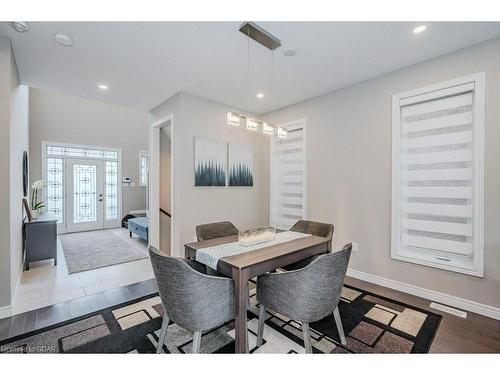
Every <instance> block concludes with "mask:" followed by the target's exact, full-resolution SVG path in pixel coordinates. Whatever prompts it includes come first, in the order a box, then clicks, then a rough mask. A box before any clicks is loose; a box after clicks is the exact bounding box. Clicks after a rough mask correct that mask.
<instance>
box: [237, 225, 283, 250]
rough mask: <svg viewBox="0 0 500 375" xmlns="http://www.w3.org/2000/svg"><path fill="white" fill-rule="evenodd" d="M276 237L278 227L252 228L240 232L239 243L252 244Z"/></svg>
mask: <svg viewBox="0 0 500 375" xmlns="http://www.w3.org/2000/svg"><path fill="white" fill-rule="evenodd" d="M275 239H276V228H273V227H264V228H256V229H250V230H246V231H243V232H239V233H238V243H239V244H240V245H243V246H252V245H257V244H259V243H263V242H268V241H273V240H275Z"/></svg>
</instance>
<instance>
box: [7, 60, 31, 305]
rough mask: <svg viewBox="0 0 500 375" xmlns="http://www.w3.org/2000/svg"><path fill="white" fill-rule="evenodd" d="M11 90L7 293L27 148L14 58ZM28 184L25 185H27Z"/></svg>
mask: <svg viewBox="0 0 500 375" xmlns="http://www.w3.org/2000/svg"><path fill="white" fill-rule="evenodd" d="M12 66H13V74H12V86H11V87H12V91H11V102H10V106H11V110H10V113H11V117H10V129H11V130H10V225H11V227H10V252H11V258H10V264H11V267H10V272H11V297H12V298H13V297H14V293H15V288H16V287H17V283H18V280H19V277H20V275H21V272H22V266H23V243H22V226H23V217H24V216H25V213H24V208H23V205H22V199H23V197H24V195H23V152H24V151H28V148H29V122H28V117H29V116H28V110H29V108H28V107H29V89H28V87H27V86H22V85H19V79H18V73H17V68H16V65H15V61H12ZM28 186H29V185H28ZM28 191H29V190H28Z"/></svg>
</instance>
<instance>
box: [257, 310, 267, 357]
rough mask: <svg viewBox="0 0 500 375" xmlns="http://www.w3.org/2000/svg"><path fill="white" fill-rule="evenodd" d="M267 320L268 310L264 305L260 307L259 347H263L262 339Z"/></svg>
mask: <svg viewBox="0 0 500 375" xmlns="http://www.w3.org/2000/svg"><path fill="white" fill-rule="evenodd" d="M265 320H266V308H265V306H264V305H263V304H260V307H259V329H258V330H257V347H258V348H260V347H261V346H262V338H263V337H264V325H265Z"/></svg>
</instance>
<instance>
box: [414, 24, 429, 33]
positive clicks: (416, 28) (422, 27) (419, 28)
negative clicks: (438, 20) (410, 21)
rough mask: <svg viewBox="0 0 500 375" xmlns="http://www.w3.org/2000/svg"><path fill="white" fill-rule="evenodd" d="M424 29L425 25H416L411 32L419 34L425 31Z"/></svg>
mask: <svg viewBox="0 0 500 375" xmlns="http://www.w3.org/2000/svg"><path fill="white" fill-rule="evenodd" d="M425 29H427V26H425V25H420V26H417V27H415V28H414V29H413V34H420V33H421V32H423V31H425Z"/></svg>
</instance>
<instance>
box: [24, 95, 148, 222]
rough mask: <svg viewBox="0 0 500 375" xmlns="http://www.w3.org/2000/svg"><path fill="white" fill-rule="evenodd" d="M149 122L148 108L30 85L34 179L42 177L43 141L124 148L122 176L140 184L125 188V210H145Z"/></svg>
mask: <svg viewBox="0 0 500 375" xmlns="http://www.w3.org/2000/svg"><path fill="white" fill-rule="evenodd" d="M147 123H148V114H147V112H145V111H140V110H136V109H131V108H126V107H120V106H117V105H113V104H108V103H104V102H98V101H94V100H89V99H83V98H78V97H75V96H70V95H65V94H60V93H55V92H49V91H42V90H39V89H34V88H30V179H31V181H36V180H38V179H40V178H41V177H42V176H41V165H42V161H41V142H42V141H51V142H63V143H73V144H83V145H92V146H101V147H111V148H120V149H121V150H122V175H123V177H131V179H132V181H134V182H135V183H136V186H135V187H128V186H124V187H123V195H122V201H123V206H122V213H123V215H125V214H126V213H128V212H129V211H130V210H139V209H145V208H146V188H145V187H140V186H138V185H139V152H140V151H141V150H147V148H148V147H147V134H146V131H145V128H146V126H147ZM120 219H121V218H120Z"/></svg>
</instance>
